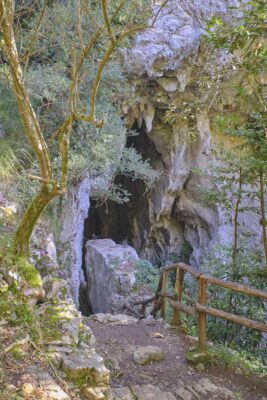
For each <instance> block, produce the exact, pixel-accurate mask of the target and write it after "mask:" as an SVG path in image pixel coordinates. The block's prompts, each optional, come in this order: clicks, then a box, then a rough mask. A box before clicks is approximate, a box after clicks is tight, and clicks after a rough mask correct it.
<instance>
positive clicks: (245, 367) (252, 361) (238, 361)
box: [186, 345, 267, 378]
mask: <svg viewBox="0 0 267 400" xmlns="http://www.w3.org/2000/svg"><path fill="white" fill-rule="evenodd" d="M186 358H187V360H188V361H189V362H191V363H193V364H198V363H202V364H209V365H217V366H219V367H221V368H224V369H225V368H226V369H228V370H233V371H235V372H239V373H240V374H246V375H250V374H253V375H259V374H260V375H261V376H262V377H265V378H266V377H267V366H266V365H264V364H263V363H262V362H261V360H259V358H256V357H254V356H253V355H251V353H248V352H244V351H242V352H240V351H236V350H233V349H229V348H227V347H224V346H219V345H217V346H214V347H211V348H209V349H207V350H206V351H200V350H198V349H196V350H193V351H188V353H187V356H186Z"/></svg>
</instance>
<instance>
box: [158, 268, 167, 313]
mask: <svg viewBox="0 0 267 400" xmlns="http://www.w3.org/2000/svg"><path fill="white" fill-rule="evenodd" d="M168 276H169V271H163V274H162V287H161V291H162V293H164V292H167V288H168ZM160 316H161V318H163V319H164V318H165V316H166V299H165V298H164V297H162V299H161V308H160Z"/></svg>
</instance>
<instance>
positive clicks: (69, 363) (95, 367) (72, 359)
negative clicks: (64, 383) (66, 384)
mask: <svg viewBox="0 0 267 400" xmlns="http://www.w3.org/2000/svg"><path fill="white" fill-rule="evenodd" d="M62 368H63V370H64V371H65V372H66V374H67V376H68V377H69V378H70V379H73V380H79V379H84V378H86V377H87V376H92V378H93V380H94V382H95V383H96V384H97V385H98V384H103V385H108V382H109V371H108V369H107V368H106V367H105V366H104V365H103V358H102V357H100V356H99V355H98V354H97V353H96V352H95V351H94V350H91V351H90V352H87V353H86V354H82V353H81V352H80V353H76V354H71V355H67V356H65V357H64V358H63V366H62Z"/></svg>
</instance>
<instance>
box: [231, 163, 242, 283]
mask: <svg viewBox="0 0 267 400" xmlns="http://www.w3.org/2000/svg"><path fill="white" fill-rule="evenodd" d="M242 174H243V171H242V167H240V169H239V179H238V182H239V185H238V195H237V200H236V205H235V211H234V245H233V253H232V262H233V266H232V272H233V276H232V278H233V280H234V281H235V279H236V277H237V275H238V274H237V272H238V271H237V265H236V264H237V260H236V258H237V245H238V215H239V207H240V204H241V200H242V193H241V191H242V184H243V182H242Z"/></svg>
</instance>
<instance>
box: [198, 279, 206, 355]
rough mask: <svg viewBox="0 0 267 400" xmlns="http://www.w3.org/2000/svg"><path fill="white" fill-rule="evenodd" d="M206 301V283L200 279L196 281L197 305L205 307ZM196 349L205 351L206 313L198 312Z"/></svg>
mask: <svg viewBox="0 0 267 400" xmlns="http://www.w3.org/2000/svg"><path fill="white" fill-rule="evenodd" d="M206 301H207V282H206V281H205V280H204V279H202V278H201V277H200V278H199V279H198V303H199V304H203V305H205V304H206ZM198 347H199V350H201V351H203V350H206V347H207V327H206V313H205V312H198Z"/></svg>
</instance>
